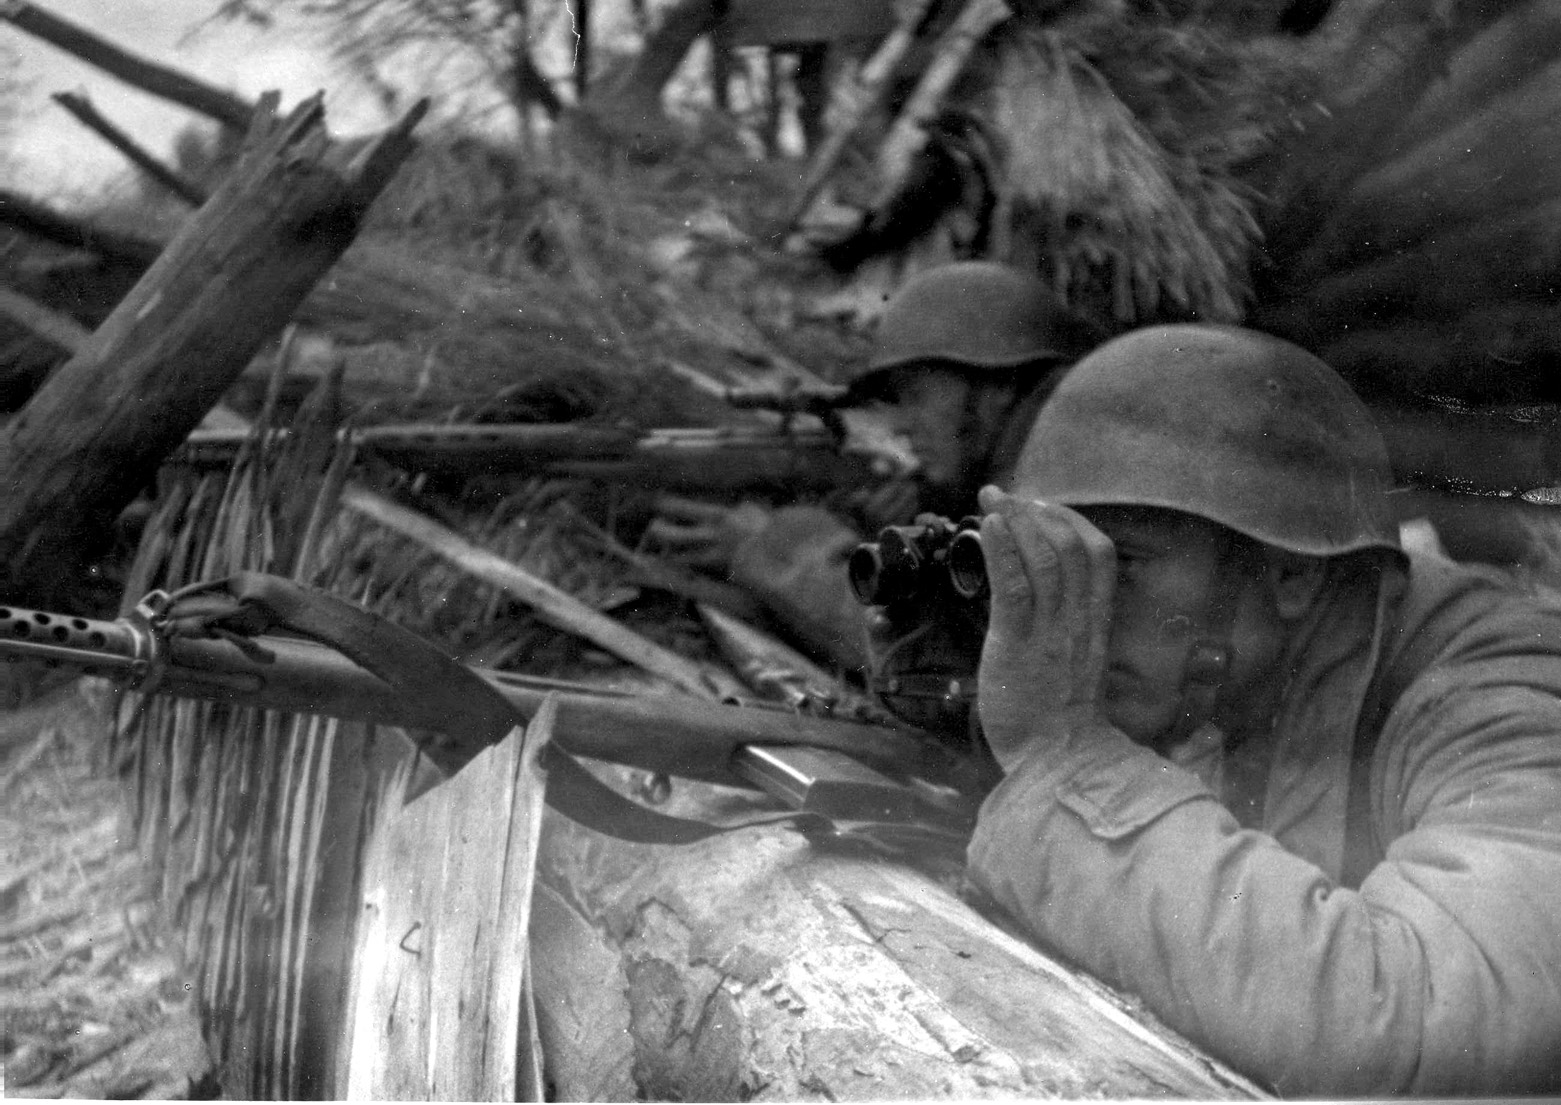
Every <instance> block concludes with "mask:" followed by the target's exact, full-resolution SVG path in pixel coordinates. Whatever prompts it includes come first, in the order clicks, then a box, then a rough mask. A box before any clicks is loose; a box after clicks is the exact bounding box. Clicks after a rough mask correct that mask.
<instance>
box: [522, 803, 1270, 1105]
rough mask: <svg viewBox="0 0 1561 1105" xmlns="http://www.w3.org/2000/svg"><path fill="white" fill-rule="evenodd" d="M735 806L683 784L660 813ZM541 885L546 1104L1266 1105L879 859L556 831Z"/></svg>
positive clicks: (953, 900)
mask: <svg viewBox="0 0 1561 1105" xmlns="http://www.w3.org/2000/svg"><path fill="white" fill-rule="evenodd" d="M739 801H742V800H741V799H738V798H736V797H725V796H722V795H721V792H720V791H719V790H718V788H714V787H707V786H704V785H703V784H693V783H684V782H681V781H680V782H678V783H677V784H675V786H674V794H673V799H672V803H671V806H672V810H673V812H677V813H681V814H685V815H687V814H694V815H704V816H713V815H716V814H717V813H718V812H722V813H725V812H732V810H733V808H734V807H735V806H736V804H737V803H738V802H739ZM539 864H540V867H539V871H538V878H539V880H540V881H539V886H538V889H537V894H536V897H535V899H534V901H533V913H532V930H531V931H532V964H533V967H534V970H535V984H536V996H537V1015H538V1022H539V1025H538V1027H539V1030H540V1032H541V1035H542V1043H543V1055H544V1057H545V1063H546V1074H547V1079H548V1083H549V1089H550V1096H551V1097H553V1098H556V1099H557V1100H596V1101H600V1100H633V1099H635V1098H636V1097H637V1098H638V1099H640V1100H685V1101H695V1100H697V1101H734V1100H781V1101H788V1100H790V1101H795V1100H809V1099H826V1100H849V1099H861V1098H891V1099H928V1098H969V1097H1012V1098H1017V1097H1026V1098H1029V1097H1106V1098H1150V1097H1180V1098H1197V1099H1203V1100H1212V1099H1219V1098H1250V1097H1258V1096H1262V1091H1261V1090H1260V1089H1259V1088H1258V1087H1257V1086H1256V1085H1254V1084H1252V1083H1251V1082H1249V1081H1247V1080H1246V1079H1244V1078H1242V1077H1241V1076H1239V1075H1237V1074H1236V1073H1234V1072H1232V1071H1230V1070H1228V1069H1227V1068H1225V1067H1224V1066H1222V1065H1221V1064H1220V1063H1218V1062H1216V1061H1215V1060H1213V1059H1211V1058H1209V1057H1208V1056H1206V1055H1203V1054H1202V1053H1200V1052H1199V1051H1197V1050H1196V1049H1195V1048H1193V1047H1192V1046H1191V1045H1190V1044H1188V1043H1186V1042H1185V1041H1183V1040H1181V1039H1179V1038H1177V1037H1175V1036H1173V1035H1172V1034H1171V1033H1169V1032H1167V1031H1166V1030H1164V1029H1161V1028H1158V1027H1155V1026H1153V1025H1151V1024H1150V1023H1149V1022H1148V1021H1146V1020H1144V1019H1141V1018H1140V1017H1139V1016H1137V1015H1136V1014H1135V1013H1134V1012H1133V1011H1132V1010H1131V1008H1129V1006H1128V1005H1127V1004H1126V1003H1125V1002H1124V1001H1123V1000H1122V999H1121V998H1119V997H1116V996H1115V995H1113V994H1111V993H1110V992H1109V991H1107V990H1106V989H1105V988H1104V987H1102V986H1100V985H1099V984H1098V983H1095V982H1093V981H1091V980H1089V979H1088V978H1086V977H1084V976H1082V975H1080V974H1078V973H1076V972H1074V971H1072V970H1070V969H1068V968H1067V967H1066V966H1064V965H1063V964H1061V963H1059V962H1057V961H1056V960H1053V959H1051V958H1049V957H1047V956H1046V955H1044V954H1042V953H1041V952H1039V951H1037V950H1036V949H1035V948H1033V947H1031V946H1028V945H1026V944H1024V943H1022V942H1021V941H1019V940H1017V939H1014V938H1012V937H1011V936H1009V935H1008V934H1006V933H1005V932H1004V931H1002V930H1001V929H1000V928H999V927H997V926H996V925H994V924H992V923H991V922H990V921H988V920H986V919H985V918H983V917H982V916H981V915H980V914H978V913H977V912H976V911H975V910H974V909H972V908H971V907H970V906H968V905H967V904H965V903H964V902H962V901H961V900H960V899H959V898H958V897H957V896H956V895H955V894H954V893H952V892H951V891H950V890H949V889H947V886H946V885H945V881H946V880H940V879H939V878H935V877H933V876H932V875H930V874H927V873H923V872H921V871H918V870H915V869H913V868H912V867H910V866H908V865H905V864H903V863H900V862H898V861H896V860H893V859H888V858H884V857H882V856H877V855H874V854H870V853H866V852H862V851H855V850H850V849H846V848H842V847H838V846H832V847H825V846H822V845H817V844H810V843H809V842H808V841H807V840H805V839H804V838H803V837H801V836H800V835H798V834H795V833H792V832H789V831H787V830H784V829H775V828H748V829H743V830H740V831H738V832H734V833H729V834H726V835H724V836H719V837H715V838H712V839H709V840H706V841H703V842H701V843H699V844H695V845H690V846H686V847H678V848H672V847H665V846H653V845H636V844H627V843H624V842H621V841H617V840H613V839H610V838H607V837H603V836H601V835H598V834H595V833H592V832H590V831H589V830H585V829H581V828H580V827H578V826H576V825H574V824H573V823H572V822H569V821H568V820H566V819H565V818H563V817H561V816H557V815H555V814H553V813H552V811H549V812H548V813H547V815H546V816H545V820H544V829H543V838H542V855H541V857H540V860H539ZM951 874H952V872H951Z"/></svg>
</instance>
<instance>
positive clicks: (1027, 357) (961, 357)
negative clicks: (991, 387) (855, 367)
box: [851, 261, 1102, 392]
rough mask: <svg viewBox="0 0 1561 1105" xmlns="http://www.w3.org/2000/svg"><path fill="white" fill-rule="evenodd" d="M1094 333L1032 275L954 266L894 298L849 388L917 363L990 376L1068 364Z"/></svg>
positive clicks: (989, 265) (920, 277)
mask: <svg viewBox="0 0 1561 1105" xmlns="http://www.w3.org/2000/svg"><path fill="white" fill-rule="evenodd" d="M1101 336H1102V335H1101V334H1100V332H1099V331H1098V330H1097V329H1096V328H1095V327H1094V326H1092V325H1091V324H1090V323H1089V322H1087V321H1086V320H1085V319H1083V318H1082V317H1080V316H1079V315H1077V314H1075V313H1074V312H1073V311H1072V310H1070V309H1069V308H1068V306H1067V305H1066V304H1065V303H1064V302H1063V301H1062V299H1061V298H1060V297H1059V296H1058V295H1057V294H1056V293H1055V292H1053V291H1052V290H1051V289H1050V288H1049V287H1047V286H1046V285H1045V284H1044V283H1042V282H1041V280H1040V279H1039V278H1037V277H1035V276H1033V275H1030V274H1028V273H1025V272H1023V271H1021V270H1019V269H1015V268H1012V267H1010V266H1008V265H1000V264H996V263H995V262H991V261H958V262H955V263H953V264H949V265H941V266H939V267H937V268H934V269H928V270H927V271H925V272H921V273H918V274H917V275H916V276H913V277H912V278H911V279H910V280H908V281H906V283H905V286H904V287H902V288H901V289H900V290H899V291H898V292H897V293H895V295H894V298H893V299H891V300H890V301H889V306H888V308H887V309H886V310H885V311H884V313H883V317H882V318H881V319H880V320H879V322H878V337H877V341H876V342H875V344H874V347H873V353H872V356H871V357H870V358H869V359H868V361H867V364H866V365H865V366H864V367H863V368H862V369H861V371H860V372H858V373H857V374H856V377H855V378H854V379H853V380H852V385H851V386H852V390H853V391H856V392H866V391H871V390H873V388H874V387H875V386H876V383H877V382H878V381H881V380H883V379H884V378H885V375H886V374H887V373H888V371H889V370H891V369H895V368H901V367H904V366H906V365H913V364H919V363H925V362H952V363H954V364H956V365H959V366H961V367H963V368H967V369H972V370H976V371H982V370H990V371H998V370H1005V369H1013V368H1018V367H1020V366H1022V365H1026V364H1030V363H1033V362H1041V363H1055V362H1062V361H1073V360H1076V359H1077V358H1078V357H1080V356H1082V355H1083V354H1084V353H1085V352H1086V351H1088V350H1089V349H1091V348H1093V347H1094V346H1095V345H1096V344H1098V343H1099V341H1100V340H1101Z"/></svg>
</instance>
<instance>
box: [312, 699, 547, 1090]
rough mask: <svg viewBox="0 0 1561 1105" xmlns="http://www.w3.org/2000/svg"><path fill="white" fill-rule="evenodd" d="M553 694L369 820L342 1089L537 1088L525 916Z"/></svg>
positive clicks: (399, 781) (337, 1075) (391, 798)
mask: <svg viewBox="0 0 1561 1105" xmlns="http://www.w3.org/2000/svg"><path fill="white" fill-rule="evenodd" d="M551 701H552V700H548V702H547V703H544V705H543V707H542V709H541V710H539V711H538V712H537V714H536V716H535V717H533V718H532V720H531V723H530V724H529V725H527V726H526V727H525V729H524V731H522V730H521V729H519V728H516V729H515V730H513V731H512V732H511V733H510V735H509V737H508V738H506V739H505V740H504V742H503V743H501V744H498V745H495V746H494V747H492V748H489V749H488V750H487V751H485V752H483V753H482V754H481V755H479V756H478V757H477V758H476V759H475V760H473V761H472V762H471V763H469V764H467V765H466V767H464V768H462V769H461V771H460V772H459V773H458V774H457V775H455V776H454V777H453V778H451V779H450V780H448V781H447V782H445V783H443V784H442V785H440V786H439V787H437V788H435V789H434V790H433V791H431V792H429V793H427V794H424V795H422V796H421V797H419V798H417V799H416V800H415V801H411V802H405V795H406V792H407V786H408V784H409V782H410V766H411V761H406V762H405V765H404V767H403V769H402V770H401V771H399V772H398V773H397V775H396V779H395V782H394V783H393V784H392V786H391V788H390V792H389V793H388V794H387V796H386V798H385V801H384V804H383V806H382V807H381V809H380V810H379V812H378V817H377V819H376V823H375V825H374V827H373V829H372V831H371V832H370V833H369V837H368V844H367V846H366V848H365V849H364V856H363V861H362V870H361V873H360V875H359V879H360V881H361V885H362V890H361V893H360V895H359V898H360V901H359V903H358V908H357V909H355V910H353V911H352V914H351V916H355V917H357V918H358V922H357V925H356V932H355V933H354V937H353V943H354V946H355V949H354V954H353V957H352V958H353V962H352V968H351V972H350V979H349V985H348V995H349V996H348V998H347V1000H346V1001H345V1002H344V1003H343V1004H344V1009H345V1016H344V1017H343V1020H342V1030H343V1031H342V1035H343V1037H344V1045H345V1046H343V1047H342V1048H341V1050H340V1052H339V1058H338V1059H337V1061H336V1069H335V1071H334V1072H333V1073H334V1082H335V1085H334V1087H333V1089H334V1096H336V1097H338V1098H343V1099H347V1100H353V1101H361V1100H384V1101H542V1100H544V1098H543V1094H542V1084H541V1069H540V1068H541V1062H540V1057H539V1055H538V1051H539V1050H540V1049H539V1048H538V1046H537V1045H536V1032H535V1024H536V1020H535V1011H534V1010H533V1008H532V1003H531V998H532V989H531V985H530V982H529V980H528V979H526V978H525V977H524V975H525V974H526V960H527V948H528V943H529V940H528V929H529V925H530V917H531V900H532V896H533V886H534V881H535V872H536V856H537V847H538V843H539V836H540V832H541V821H542V790H543V786H544V779H545V776H544V773H543V771H542V769H541V767H540V763H541V759H540V757H541V752H542V748H543V746H544V745H545V744H546V743H547V741H548V740H549V738H550V734H551V728H550V727H551V725H552V720H553V714H554V707H553V706H552V705H551Z"/></svg>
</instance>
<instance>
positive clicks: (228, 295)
mask: <svg viewBox="0 0 1561 1105" xmlns="http://www.w3.org/2000/svg"><path fill="white" fill-rule="evenodd" d="M424 106H425V105H422V104H420V105H418V107H416V108H414V109H413V111H412V112H411V113H409V114H408V115H407V117H406V118H405V119H403V120H402V121H401V122H400V123H399V124H397V125H396V126H395V127H393V128H392V129H391V130H389V131H387V132H386V133H385V134H384V135H382V136H381V137H380V138H379V139H377V140H376V141H374V142H373V143H371V144H369V145H367V146H364V147H361V148H354V147H351V146H346V145H340V144H335V143H332V142H331V141H330V139H329V138H328V137H327V135H326V133H325V127H324V118H323V109H322V107H321V104H320V101H319V99H318V98H316V99H314V100H311V101H310V102H308V103H305V104H302V105H300V106H299V107H298V108H297V109H296V110H295V111H294V112H293V113H292V114H291V115H290V116H289V117H288V118H287V119H285V120H279V119H277V118H276V117H275V116H274V114H272V112H271V110H269V108H265V109H262V111H261V112H260V113H259V114H258V115H257V120H256V124H255V128H254V131H253V133H252V134H251V138H250V142H249V144H248V148H247V149H246V151H245V152H244V153H243V155H242V156H241V157H240V160H239V163H238V164H237V165H236V166H235V167H234V170H233V172H232V173H231V174H230V175H229V177H228V179H227V180H226V181H225V182H224V184H223V185H222V186H221V188H220V189H219V190H218V191H217V193H216V194H215V195H214V196H213V197H212V199H211V201H210V202H209V203H207V204H206V205H205V206H204V207H202V208H201V209H200V211H198V212H197V213H196V214H195V215H193V216H192V217H191V218H190V219H189V221H188V222H186V223H185V225H184V227H183V229H182V230H181V231H180V232H179V234H178V235H177V236H176V237H175V238H174V240H173V241H172V242H171V243H169V245H168V248H167V249H165V250H164V251H163V253H162V255H161V256H160V257H159V258H158V260H157V261H156V262H155V263H154V264H153V265H152V266H151V268H149V269H148V270H147V272H146V274H145V275H144V276H143V277H142V279H141V281H140V282H139V283H138V284H137V285H136V286H135V288H134V289H132V290H131V292H130V294H129V295H127V296H126V297H125V298H124V300H123V301H121V302H120V304H119V306H118V307H117V308H115V310H114V312H113V313H112V314H111V315H110V316H109V317H108V319H107V320H106V321H105V322H104V323H103V325H102V326H101V327H100V328H99V329H98V331H97V333H96V335H95V336H94V340H93V341H91V342H90V343H88V345H87V347H86V348H84V349H83V350H81V351H80V352H79V353H78V354H77V355H76V356H74V357H72V358H71V360H70V361H69V362H68V363H66V364H65V365H64V366H62V367H61V368H60V369H59V370H58V371H57V372H55V373H54V374H53V375H52V376H51V377H50V379H49V380H48V381H47V382H46V383H45V384H44V385H43V387H42V388H40V389H39V391H38V392H37V394H35V395H34V396H33V397H32V399H31V400H30V401H29V402H28V404H27V406H26V407H25V408H24V409H23V410H22V412H21V413H20V414H19V415H18V416H17V417H16V418H15V419H14V420H13V421H12V422H11V423H10V424H8V425H7V426H6V427H5V428H4V430H3V431H0V472H4V473H5V477H6V484H5V487H4V497H3V499H0V564H3V565H4V566H5V569H4V575H3V576H0V591H4V592H7V593H22V592H23V591H26V592H27V593H29V594H38V593H39V592H38V590H37V589H38V588H44V589H45V590H47V589H48V588H49V587H50V585H51V584H58V583H59V582H60V581H61V579H62V570H68V566H69V565H71V564H72V563H79V562H80V560H81V557H82V555H83V553H84V551H85V550H84V546H85V544H86V541H87V538H88V537H90V536H91V535H94V534H97V533H100V532H103V531H104V530H105V529H106V528H107V525H108V523H109V522H111V521H112V520H113V518H114V517H115V516H116V515H117V514H118V512H119V511H120V510H121V509H123V507H124V506H125V505H126V504H127V503H128V502H129V501H130V500H131V499H132V498H134V496H135V494H136V492H137V491H138V490H139V489H140V488H141V487H143V486H144V485H145V484H146V483H148V482H149V481H150V480H151V479H152V477H153V476H154V475H155V473H156V470H157V466H158V465H159V464H160V463H161V461H162V459H163V457H164V456H166V455H167V453H168V452H169V451H170V450H171V449H172V448H173V447H174V446H175V445H177V444H178V443H179V442H180V441H182V440H183V439H184V437H185V436H186V435H187V434H188V433H189V432H190V430H192V429H193V428H194V427H195V426H196V425H197V424H198V423H199V422H200V420H201V417H202V416H203V415H204V414H205V413H206V412H207V411H208V410H209V409H210V408H211V407H212V406H213V405H214V404H215V403H216V402H217V400H218V399H219V398H220V396H221V395H222V393H223V392H224V391H225V390H227V388H228V387H229V385H231V384H232V382H233V381H234V380H235V379H236V378H237V377H238V375H239V373H240V372H242V371H243V369H244V366H245V365H247V364H248V363H249V361H250V359H251V358H252V357H253V356H254V355H255V353H256V351H257V350H258V349H259V348H260V346H261V345H262V344H263V343H264V342H265V341H266V340H267V339H269V338H270V337H271V336H272V335H273V334H274V333H275V332H276V331H277V329H278V328H279V327H280V326H281V325H282V324H283V323H284V322H285V321H286V320H287V318H288V316H289V315H290V314H292V312H293V310H294V309H295V308H296V307H297V306H298V304H299V302H300V301H301V300H302V299H303V298H304V297H305V296H306V295H307V294H308V293H309V290H310V288H312V287H313V286H314V283H315V281H316V280H318V279H319V278H320V276H321V274H323V273H324V272H325V270H326V269H328V268H329V267H330V266H331V265H332V263H334V262H335V260H336V259H337V257H339V256H340V255H341V253H342V251H343V250H344V249H346V248H347V246H348V244H349V243H350V242H351V241H352V239H353V236H354V235H355V234H356V232H357V228H358V224H359V222H360V221H361V219H362V217H363V215H364V213H365V212H366V211H367V209H368V206H369V204H370V203H371V202H372V201H373V199H374V197H375V196H376V195H378V194H379V191H380V189H381V188H382V187H383V186H384V185H385V183H386V182H387V181H388V180H389V178H390V176H391V175H392V174H393V173H394V171H395V170H396V168H397V167H398V166H399V165H400V163H401V161H402V160H403V159H404V158H405V157H406V155H407V154H408V153H409V152H410V150H411V148H412V143H411V138H410V132H411V129H412V127H413V126H415V125H416V123H417V120H418V119H419V118H420V117H421V115H422V113H423V110H424Z"/></svg>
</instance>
